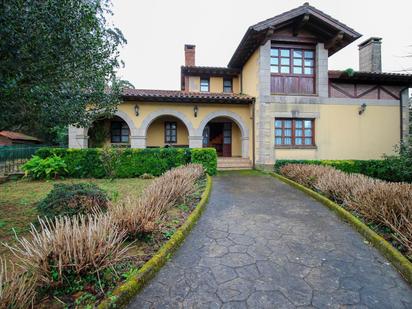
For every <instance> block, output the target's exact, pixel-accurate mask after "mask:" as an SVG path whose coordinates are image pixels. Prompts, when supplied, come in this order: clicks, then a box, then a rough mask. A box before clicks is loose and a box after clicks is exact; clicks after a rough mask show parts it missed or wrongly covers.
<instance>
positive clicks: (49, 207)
mask: <svg viewBox="0 0 412 309" xmlns="http://www.w3.org/2000/svg"><path fill="white" fill-rule="evenodd" d="M108 201H109V200H108V197H107V195H106V193H105V192H104V191H103V190H102V189H100V188H99V187H98V186H96V185H95V184H92V183H76V184H55V185H54V186H53V189H52V190H51V191H50V192H49V194H48V195H47V196H46V197H45V198H44V199H43V200H42V201H41V202H40V203H39V204H38V205H37V211H38V213H39V215H41V216H45V217H49V218H53V217H55V216H73V215H78V214H88V213H92V212H95V211H96V210H98V211H100V210H103V211H105V210H106V209H107V204H108Z"/></svg>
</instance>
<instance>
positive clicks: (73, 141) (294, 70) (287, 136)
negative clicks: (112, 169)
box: [69, 3, 412, 167]
mask: <svg viewBox="0 0 412 309" xmlns="http://www.w3.org/2000/svg"><path fill="white" fill-rule="evenodd" d="M360 37H361V34H359V33H358V32H356V31H355V30H354V29H352V28H350V27H348V26H347V25H345V24H343V23H342V22H340V21H338V20H336V19H334V18H333V17H331V16H329V15H327V14H325V13H323V12H322V11H320V10H318V9H316V8H314V7H313V6H310V5H309V4H308V3H305V4H304V5H302V6H300V7H297V8H295V9H293V10H291V11H288V12H285V13H283V14H280V15H277V16H275V17H272V18H269V19H267V20H264V21H262V22H259V23H257V24H255V25H253V26H251V27H249V29H248V30H247V31H246V33H245V35H244V36H243V38H242V40H241V41H240V44H239V46H238V47H237V49H236V50H235V52H234V54H233V56H232V58H231V59H230V61H229V63H228V65H227V67H204V66H196V62H195V51H196V48H195V46H194V45H185V47H184V52H185V65H184V66H182V67H181V90H145V89H126V90H125V91H124V93H123V103H122V104H121V105H120V106H119V108H118V111H117V112H116V114H115V116H114V118H113V119H109V120H102V123H100V128H101V129H97V130H96V129H94V132H95V133H94V135H96V133H97V135H99V136H100V140H99V144H101V143H102V142H103V143H110V144H112V145H119V146H127V147H132V148H145V147H165V146H175V147H177V146H179V147H214V148H216V150H217V153H218V155H219V156H221V157H239V158H243V160H246V161H247V162H252V163H253V164H256V165H259V166H262V167H265V166H266V167H267V166H269V167H270V166H272V164H273V163H274V162H275V160H277V159H374V158H379V157H381V156H382V154H384V153H387V154H389V153H392V152H393V147H394V145H396V144H398V143H399V142H400V141H401V140H403V139H405V138H406V137H407V134H408V121H409V117H408V113H409V111H408V87H410V86H411V85H412V75H405V74H394V73H383V72H382V71H381V67H382V66H381V39H380V38H376V37H372V38H370V39H367V40H365V41H364V42H362V43H361V44H359V66H360V71H358V72H354V71H352V70H346V71H330V70H328V58H329V57H330V56H332V55H333V54H335V53H337V52H339V51H340V50H341V49H342V48H344V47H345V46H347V45H349V44H351V43H352V42H354V41H355V40H357V39H359V38H360ZM97 128H99V126H97ZM102 128H103V129H102ZM89 131H90V130H88V129H87V128H75V127H70V129H69V146H70V147H73V148H84V147H88V146H89V145H91V146H92V145H96V143H95V144H93V141H92V140H91V139H92V138H91V137H90V139H89V135H90V134H88V132H89Z"/></svg>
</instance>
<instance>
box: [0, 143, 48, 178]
mask: <svg viewBox="0 0 412 309" xmlns="http://www.w3.org/2000/svg"><path fill="white" fill-rule="evenodd" d="M41 147H45V145H15V146H2V147H0V175H8V174H13V173H18V172H21V166H22V165H23V164H24V163H26V162H27V161H28V160H30V158H31V157H32V156H33V155H34V154H35V153H36V151H37V149H39V148H41Z"/></svg>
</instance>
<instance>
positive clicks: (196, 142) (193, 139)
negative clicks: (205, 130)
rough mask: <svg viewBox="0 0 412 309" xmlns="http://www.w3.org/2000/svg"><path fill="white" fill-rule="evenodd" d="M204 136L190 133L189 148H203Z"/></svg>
mask: <svg viewBox="0 0 412 309" xmlns="http://www.w3.org/2000/svg"><path fill="white" fill-rule="evenodd" d="M202 147H203V136H196V135H189V148H202Z"/></svg>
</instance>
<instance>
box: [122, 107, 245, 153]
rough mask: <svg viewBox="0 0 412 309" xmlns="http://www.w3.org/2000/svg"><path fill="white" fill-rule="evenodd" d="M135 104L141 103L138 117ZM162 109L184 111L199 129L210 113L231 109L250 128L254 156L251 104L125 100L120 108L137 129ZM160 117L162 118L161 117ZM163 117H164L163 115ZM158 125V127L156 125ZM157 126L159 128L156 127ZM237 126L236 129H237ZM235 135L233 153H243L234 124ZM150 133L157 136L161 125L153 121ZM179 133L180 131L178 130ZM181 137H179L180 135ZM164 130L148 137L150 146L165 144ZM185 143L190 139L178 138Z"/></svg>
mask: <svg viewBox="0 0 412 309" xmlns="http://www.w3.org/2000/svg"><path fill="white" fill-rule="evenodd" d="M135 104H137V105H139V116H137V117H136V115H135V111H134V106H135ZM194 105H197V106H198V109H199V110H198V116H197V117H194V114H193V107H194ZM162 109H172V110H174V111H177V112H180V113H183V114H184V115H185V116H186V117H187V118H188V119H189V120H190V122H191V123H192V126H193V127H194V129H197V128H198V127H199V125H200V123H201V121H202V120H203V119H204V117H206V116H207V115H208V114H209V113H212V112H216V111H221V110H224V111H230V112H233V113H236V114H237V115H238V116H239V117H241V118H242V120H243V122H244V123H245V124H246V126H248V129H249V158H252V120H251V117H250V107H249V105H235V104H205V103H196V102H193V103H192V104H189V103H180V104H179V103H177V104H176V103H160V102H159V103H155V102H149V103H145V102H130V101H128V102H124V103H122V104H120V106H119V110H120V111H122V112H125V113H127V114H128V116H129V117H130V119H132V121H133V123H134V124H135V127H136V128H137V129H139V128H140V126H141V124H142V121H143V120H144V119H145V118H146V117H147V116H148V115H149V114H150V113H152V112H158V111H159V110H162ZM159 119H160V118H159ZM162 119H163V117H162ZM153 125H155V127H154V128H155V129H152V127H153ZM156 126H157V127H156ZM178 127H183V123H182V125H181V126H179V125H178ZM156 128H157V129H156ZM235 128H236V129H235ZM233 129H234V130H233V133H232V134H233V135H232V143H233V145H232V152H233V155H239V156H240V155H241V146H240V143H241V138H240V135H241V134H240V129H239V128H238V127H237V126H233ZM149 130H150V131H149V133H148V134H149V135H153V134H154V136H157V135H159V134H160V133H153V132H159V131H160V125H159V124H157V125H156V124H155V122H154V123H152V125H151V126H150V127H149ZM178 134H179V132H178ZM183 135H185V136H187V135H188V133H185V134H184V133H183V132H182V133H181V136H183ZM178 138H179V137H178ZM163 139H164V137H163V131H162V133H161V136H160V135H159V136H158V137H150V139H149V137H148V140H147V145H148V146H149V143H150V146H158V145H160V142H162V145H163ZM180 143H183V144H184V145H187V144H189V143H188V141H186V142H185V140H182V142H180V140H178V144H180Z"/></svg>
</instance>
